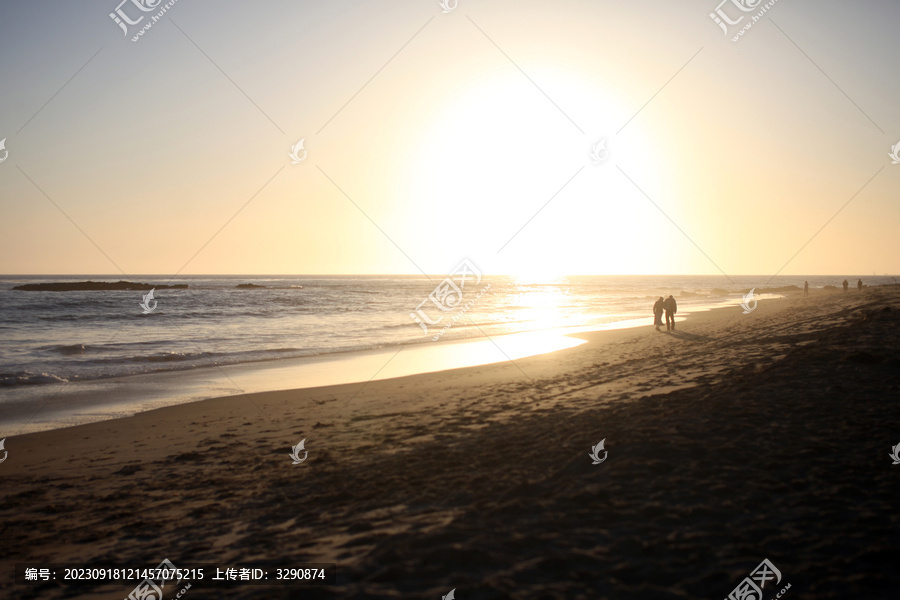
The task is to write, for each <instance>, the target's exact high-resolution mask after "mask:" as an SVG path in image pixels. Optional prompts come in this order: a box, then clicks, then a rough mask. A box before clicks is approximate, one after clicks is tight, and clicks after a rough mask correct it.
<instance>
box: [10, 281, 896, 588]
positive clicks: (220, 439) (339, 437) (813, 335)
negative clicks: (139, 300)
mask: <svg viewBox="0 0 900 600" xmlns="http://www.w3.org/2000/svg"><path fill="white" fill-rule="evenodd" d="M649 322H650V319H649V318H648V323H649ZM898 325H900V288H898V287H881V288H869V289H865V290H864V291H863V292H862V293H857V292H855V291H854V292H851V293H846V294H844V293H825V292H819V293H815V294H813V295H811V296H810V297H800V296H799V295H797V296H791V297H787V298H784V299H778V300H767V301H764V302H760V304H759V306H758V308H757V309H756V310H755V311H754V312H752V313H751V314H748V315H745V314H742V311H741V309H740V308H737V307H730V308H723V309H716V310H713V311H709V312H703V313H697V314H692V315H690V316H689V317H688V318H687V319H686V320H684V321H683V322H681V323H679V325H678V328H677V330H676V331H674V332H672V333H665V332H663V333H656V332H654V331H653V328H652V327H651V326H649V325H648V326H647V327H642V328H636V329H624V330H613V331H602V332H595V333H587V334H579V336H578V337H581V338H583V339H585V340H587V343H586V344H583V345H580V346H578V347H574V348H570V349H566V350H560V351H557V352H553V353H549V354H544V355H540V356H534V357H529V358H524V359H521V360H517V361H515V363H511V362H506V363H502V364H496V365H487V366H480V367H470V368H465V369H456V370H451V371H443V372H438V373H429V374H423V375H415V376H409V377H401V378H396V379H388V380H380V381H372V382H369V383H359V384H348V385H340V386H331V387H321V388H312V389H303V390H293V391H280V392H265V393H256V394H248V395H242V396H233V397H227V398H219V399H214V400H207V401H202V402H196V403H192V404H185V405H181V406H175V407H168V408H163V409H159V410H155V411H150V412H146V413H142V414H139V415H136V416H134V417H130V418H123V419H117V420H112V421H106V422H101V423H94V424H89V425H83V426H78V427H72V428H67V429H59V430H54V431H47V432H40V433H34V434H29V435H24V436H18V437H15V438H10V439H8V440H7V443H6V449H7V450H8V451H9V457H8V459H7V460H6V461H5V462H4V463H3V464H2V465H0V477H2V479H0V481H2V492H0V517H2V522H3V526H2V529H3V535H2V539H3V543H2V544H0V564H2V569H0V596H2V597H3V598H68V597H78V598H97V599H101V598H103V599H105V598H122V597H124V596H125V595H126V594H127V593H128V592H129V591H130V589H131V587H127V588H126V587H123V586H105V587H95V588H90V587H78V588H69V589H68V590H67V589H65V588H63V587H61V586H59V585H57V584H55V583H48V584H45V585H43V586H42V587H29V586H16V585H13V583H12V572H13V565H14V564H15V563H20V562H36V561H45V562H78V563H91V562H97V563H102V562H106V563H119V564H126V563H131V564H149V563H153V564H154V565H155V564H157V563H158V562H159V561H161V560H162V559H163V558H168V559H170V560H171V561H172V562H174V563H175V564H176V565H179V564H182V563H240V562H251V561H278V560H291V561H294V562H334V563H337V569H338V571H337V572H338V585H337V586H336V587H319V588H288V587H284V588H282V587H265V588H263V587H255V588H253V587H243V588H241V587H235V588H233V589H225V590H215V591H213V590H208V589H203V588H200V587H198V588H195V589H191V590H190V591H189V597H191V598H226V597H227V598H262V597H265V598H299V597H302V598H440V597H441V596H442V595H444V594H447V593H448V592H449V591H450V590H451V589H453V588H455V589H456V597H457V598H460V599H470V598H479V599H488V598H522V599H524V598H559V599H563V598H565V599H568V600H573V599H588V598H590V599H603V598H608V599H617V600H620V599H625V598H701V597H709V598H725V597H727V596H728V594H729V593H730V592H731V591H732V590H733V589H734V587H735V586H736V585H737V584H738V583H739V582H740V581H741V580H742V579H743V578H744V577H745V576H747V575H748V574H749V573H750V571H751V570H752V569H753V568H754V567H756V565H758V564H759V563H760V562H761V561H762V560H763V559H766V558H768V559H769V560H770V561H771V562H772V563H773V564H774V565H776V566H777V567H778V569H779V570H780V571H781V573H782V576H783V580H782V582H781V584H780V586H784V585H786V584H787V583H790V584H791V588H790V589H789V591H788V592H787V593H786V594H785V595H786V597H788V598H855V597H865V598H868V599H875V598H896V597H897V590H900V575H898V573H897V571H896V570H894V569H893V568H892V567H893V564H894V562H895V560H894V559H895V558H896V548H897V540H898V539H900V530H898V529H900V528H898V525H900V523H898V520H900V515H898V513H897V512H896V510H895V506H894V505H895V504H896V499H897V498H898V497H900V466H892V464H891V459H890V457H889V456H888V454H889V453H890V450H891V447H892V446H893V445H894V444H897V443H898V442H900V402H898V400H900V393H898V392H900V350H898V348H900V344H898V342H900V333H898V332H900V328H898ZM304 438H305V439H306V449H307V450H308V451H309V457H308V460H306V461H305V462H304V463H303V464H301V465H293V464H292V461H291V459H290V458H289V456H288V453H289V452H290V449H291V446H293V445H294V444H297V443H298V442H299V441H300V440H301V439H304ZM603 439H605V449H606V450H607V451H608V458H607V460H605V461H604V462H602V463H601V464H599V465H593V464H592V461H591V459H590V458H589V457H588V453H589V452H590V451H591V447H592V446H593V445H595V444H597V443H598V442H600V440H603ZM892 549H893V550H892ZM770 585H771V584H770ZM777 591H778V590H773V591H770V589H769V587H767V588H766V593H765V598H767V599H768V598H770V597H774V594H775V593H776V592H777Z"/></svg>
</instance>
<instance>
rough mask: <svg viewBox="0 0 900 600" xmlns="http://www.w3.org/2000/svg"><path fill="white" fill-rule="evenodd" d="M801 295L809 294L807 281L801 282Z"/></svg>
mask: <svg viewBox="0 0 900 600" xmlns="http://www.w3.org/2000/svg"><path fill="white" fill-rule="evenodd" d="M803 295H804V296H809V282H808V281H804V282H803Z"/></svg>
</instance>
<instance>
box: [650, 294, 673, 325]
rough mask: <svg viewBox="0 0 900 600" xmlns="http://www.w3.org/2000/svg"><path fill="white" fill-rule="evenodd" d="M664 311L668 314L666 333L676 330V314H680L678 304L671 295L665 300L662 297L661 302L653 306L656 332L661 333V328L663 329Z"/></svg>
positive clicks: (658, 301)
mask: <svg viewBox="0 0 900 600" xmlns="http://www.w3.org/2000/svg"><path fill="white" fill-rule="evenodd" d="M663 311H665V313H666V331H669V330H670V329H675V313H676V312H678V303H676V302H675V298H673V297H672V294H669V297H668V298H666V299H665V300H663V297H662V296H660V297H659V300H657V301H656V303H655V304H654V305H653V325H654V326H655V327H656V330H657V331H659V330H660V329H659V328H660V327H662V324H663V323H662V316H663Z"/></svg>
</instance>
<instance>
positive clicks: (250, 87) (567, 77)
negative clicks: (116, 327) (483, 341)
mask: <svg viewBox="0 0 900 600" xmlns="http://www.w3.org/2000/svg"><path fill="white" fill-rule="evenodd" d="M119 1H120V0H110V1H106V0H103V1H100V0H96V1H95V0H91V1H85V2H77V3H75V2H65V1H39V2H28V3H25V2H22V3H12V2H6V3H3V4H2V7H0V15H2V16H0V139H5V143H4V145H5V150H0V159H2V158H3V157H4V155H5V153H6V152H8V155H6V158H5V160H3V162H0V273H5V274H110V275H115V276H124V275H128V276H131V275H134V274H158V275H173V274H176V273H180V274H185V275H188V274H332V273H333V274H415V273H429V274H440V273H449V272H452V270H453V269H454V267H455V266H456V265H458V264H459V263H460V261H461V260H462V259H469V260H470V261H471V262H472V263H474V264H475V265H477V266H478V268H479V269H480V270H482V271H483V272H485V273H503V274H517V275H523V276H528V277H534V278H541V277H554V276H558V275H565V274H725V275H729V276H731V275H774V274H776V273H781V274H785V275H792V274H795V275H797V274H808V275H815V274H841V273H851V274H856V273H859V274H869V273H878V274H879V275H880V274H897V273H898V272H900V244H897V243H896V229H897V225H898V224H900V203H898V202H897V189H898V184H900V164H898V165H894V164H892V159H891V158H890V156H889V154H890V153H891V150H892V147H893V146H894V145H895V144H897V143H898V142H900V111H898V108H900V80H898V78H897V77H896V73H897V71H896V65H895V63H896V53H897V49H896V37H897V36H896V26H895V25H896V24H897V23H900V3H896V2H891V1H888V0H881V1H874V0H869V1H860V2H854V3H847V2H838V1H836V0H815V1H813V0H777V1H775V2H770V3H769V4H771V6H770V7H769V8H768V9H767V10H766V12H764V13H763V14H762V16H759V18H758V19H757V21H755V22H752V18H753V16H756V15H758V13H759V12H760V11H762V10H763V6H764V5H765V4H766V3H764V2H760V1H759V0H726V1H725V2H724V3H722V4H719V2H720V1H721V0H709V1H707V0H686V1H680V2H677V3H674V2H668V1H661V0H659V1H657V0H646V1H644V2H639V3H636V2H626V1H624V0H622V1H613V0H604V1H590V2H588V1H583V0H557V1H554V2H538V1H532V0H515V1H513V0H503V1H500V0H498V1H478V2H475V1H474V0H458V2H456V3H455V7H454V2H453V1H452V0H448V2H449V4H448V5H447V8H452V10H448V11H447V12H443V10H442V6H441V5H440V4H439V2H438V1H437V0H415V1H412V0H378V1H376V0H371V1H364V0H331V1H328V2H310V1H287V0H283V1H277V0H275V1H268V2H260V3H250V2H234V1H228V0H220V1H217V2H213V1H211V0H206V1H202V0H176V1H174V2H171V0H170V1H169V2H168V4H169V6H168V8H167V9H166V11H165V13H164V14H163V15H162V16H161V17H159V19H158V20H157V21H156V22H153V23H152V26H151V27H150V28H149V29H146V30H145V31H144V33H143V34H142V35H141V36H140V37H138V38H137V41H132V38H133V37H134V36H135V35H136V34H137V32H138V31H139V30H140V29H141V27H143V26H144V25H146V24H147V23H149V22H150V21H151V18H152V16H154V15H156V14H157V13H158V12H159V11H160V10H162V9H163V6H165V5H166V4H167V3H165V2H160V1H159V0H126V2H124V3H122V4H119ZM141 1H143V3H144V7H145V8H148V11H146V12H145V11H142V10H140V8H139V6H138V5H139V4H141ZM741 2H743V6H744V7H747V11H744V10H741V7H739V6H738V5H739V4H741ZM157 4H158V6H157ZM757 4H758V5H757ZM117 8H118V9H119V10H120V11H121V13H122V14H124V15H126V16H127V17H128V19H130V20H132V21H134V20H137V19H138V17H139V16H142V15H143V17H144V18H143V19H142V20H141V21H140V22H138V23H137V24H135V25H127V33H126V32H125V31H123V29H122V28H120V26H119V25H118V24H117V23H116V22H114V20H113V19H112V18H111V17H110V13H113V14H115V11H116V9H117ZM717 9H719V10H720V11H721V14H724V15H726V16H727V17H728V18H729V19H730V20H732V21H734V20H737V19H738V18H739V17H743V19H742V21H741V22H739V23H737V24H736V25H731V26H729V27H728V33H727V35H726V33H725V32H723V30H722V29H721V28H720V26H719V25H717V24H716V23H715V22H714V21H713V19H712V18H711V17H710V14H711V13H715V12H716V10H717ZM747 23H752V26H751V27H750V28H749V29H747V30H746V31H744V34H743V35H742V36H741V37H739V38H738V41H736V42H735V41H732V37H733V36H734V35H736V34H737V32H738V31H739V30H740V29H741V27H743V26H744V25H745V24H747ZM300 140H303V149H302V150H300V149H298V151H297V153H296V156H297V157H298V158H303V160H301V161H299V162H296V164H295V163H294V160H293V159H292V157H291V156H289V153H290V152H291V151H292V148H293V147H295V145H296V144H297V143H298V142H299V141H300ZM592 150H595V152H594V155H593V156H592V154H591V153H592Z"/></svg>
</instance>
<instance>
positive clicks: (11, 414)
mask: <svg viewBox="0 0 900 600" xmlns="http://www.w3.org/2000/svg"><path fill="white" fill-rule="evenodd" d="M781 298H783V296H780V297H773V296H769V297H767V298H766V301H767V302H768V301H773V300H779V299H781ZM736 302H737V301H734V302H722V301H717V302H713V303H709V304H703V305H692V306H689V307H688V308H687V309H685V310H684V311H683V312H679V313H678V315H677V316H676V319H677V322H679V323H680V322H683V321H684V320H685V319H686V318H687V316H688V315H697V314H702V313H706V312H709V311H716V310H725V309H729V308H733V307H734V306H736ZM648 322H649V323H652V317H642V318H638V319H624V320H619V321H612V322H610V323H607V324H605V325H601V326H584V327H568V328H560V329H544V330H535V331H528V332H519V333H509V334H503V335H495V336H491V338H485V337H475V338H464V339H450V340H444V341H443V343H438V342H434V341H430V340H428V341H424V342H416V343H412V344H401V345H392V346H385V347H382V348H374V349H366V350H352V351H347V352H333V353H328V354H321V355H315V356H302V357H291V358H280V359H269V360H261V361H253V362H246V363H236V364H227V365H220V366H203V367H197V368H192V369H173V370H168V371H155V372H151V373H140V374H135V375H127V376H118V377H108V378H99V379H91V380H84V381H74V382H65V383H58V384H57V383H52V384H43V385H41V386H40V389H34V388H33V387H32V386H23V387H21V388H13V389H10V390H7V393H8V395H9V396H13V397H14V396H16V395H18V396H21V397H22V399H16V398H14V399H12V400H6V401H4V402H3V403H0V407H2V408H3V411H4V418H3V420H2V422H0V431H2V433H3V434H4V435H6V436H8V437H16V436H21V435H27V434H30V433H36V432H40V431H52V430H55V429H64V428H67V427H74V426H78V425H86V424H90V423H97V422H102V421H106V420H110V419H120V418H127V417H131V416H134V415H137V414H140V413H143V412H147V411H151V410H156V409H159V408H165V407H170V406H179V405H182V404H189V403H193V402H201V401H206V400H215V399H219V398H225V397H231V396H236V395H244V394H252V393H261V392H271V391H279V390H281V391H285V390H298V389H308V388H320V387H327V386H335V385H343V384H351V383H360V382H364V381H370V380H371V381H377V380H383V379H393V378H397V377H407V376H411V375H419V374H426V373H436V372H441V371H450V370H453V369H461V368H468V367H477V366H485V365H491V364H496V363H500V362H504V361H506V360H509V359H512V360H517V359H520V358H525V357H529V356H536V355H539V354H547V353H552V352H556V351H558V350H562V349H566V348H570V347H574V346H576V345H580V344H582V343H585V341H586V340H585V339H584V338H583V337H580V336H584V335H588V336H590V335H591V334H594V333H599V332H604V331H616V330H633V329H639V328H641V327H648V328H649V327H652V324H649V323H648ZM426 337H427V336H426ZM392 357H396V358H392ZM38 392H44V393H45V394H44V395H45V396H46V398H44V399H42V400H36V399H35V396H36V395H37V393H38ZM35 405H37V408H36V407H35Z"/></svg>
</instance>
